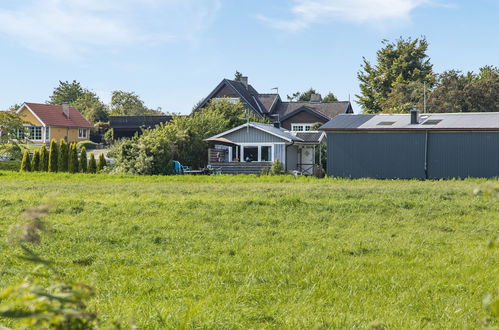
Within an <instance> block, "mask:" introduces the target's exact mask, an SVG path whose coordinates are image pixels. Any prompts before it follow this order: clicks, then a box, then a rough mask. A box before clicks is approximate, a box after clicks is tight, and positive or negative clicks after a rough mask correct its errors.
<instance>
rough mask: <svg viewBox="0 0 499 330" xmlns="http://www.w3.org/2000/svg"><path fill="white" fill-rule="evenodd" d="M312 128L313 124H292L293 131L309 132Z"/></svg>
mask: <svg viewBox="0 0 499 330" xmlns="http://www.w3.org/2000/svg"><path fill="white" fill-rule="evenodd" d="M311 130H312V124H291V131H293V132H308V131H311Z"/></svg>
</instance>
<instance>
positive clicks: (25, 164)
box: [20, 150, 31, 172]
mask: <svg viewBox="0 0 499 330" xmlns="http://www.w3.org/2000/svg"><path fill="white" fill-rule="evenodd" d="M20 171H21V172H31V160H30V157H29V151H28V150H25V151H24V154H23V160H22V161H21V169H20Z"/></svg>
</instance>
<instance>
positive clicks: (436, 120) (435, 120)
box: [423, 119, 442, 125]
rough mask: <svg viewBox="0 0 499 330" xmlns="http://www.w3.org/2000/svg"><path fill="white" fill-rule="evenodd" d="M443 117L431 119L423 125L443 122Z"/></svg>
mask: <svg viewBox="0 0 499 330" xmlns="http://www.w3.org/2000/svg"><path fill="white" fill-rule="evenodd" d="M441 121H442V119H429V120H427V121H425V122H424V123H423V125H436V124H438V123H439V122H441Z"/></svg>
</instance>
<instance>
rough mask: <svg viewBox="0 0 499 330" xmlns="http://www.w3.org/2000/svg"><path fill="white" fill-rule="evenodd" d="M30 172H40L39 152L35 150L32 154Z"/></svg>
mask: <svg viewBox="0 0 499 330" xmlns="http://www.w3.org/2000/svg"><path fill="white" fill-rule="evenodd" d="M31 170H32V171H34V172H38V171H40V151H38V150H36V151H35V152H34V153H33V160H32V163H31Z"/></svg>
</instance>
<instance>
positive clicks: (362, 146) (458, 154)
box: [327, 132, 499, 179]
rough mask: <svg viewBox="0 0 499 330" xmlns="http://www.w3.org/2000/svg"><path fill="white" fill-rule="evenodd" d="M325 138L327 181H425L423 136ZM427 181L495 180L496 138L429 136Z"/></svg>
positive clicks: (498, 145)
mask: <svg viewBox="0 0 499 330" xmlns="http://www.w3.org/2000/svg"><path fill="white" fill-rule="evenodd" d="M327 136H328V165H327V172H328V175H332V176H338V177H351V178H363V177H370V178H385V179H396V178H400V179H408V178H417V179H424V178H426V173H425V145H426V133H425V132H383V133H375V132H373V133H357V132H352V133H339V132H331V133H328V134H327ZM427 148H428V149H427V160H428V172H427V176H428V178H433V179H440V178H459V177H460V178H465V177H495V176H499V132H452V133H446V132H428V147H427Z"/></svg>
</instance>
